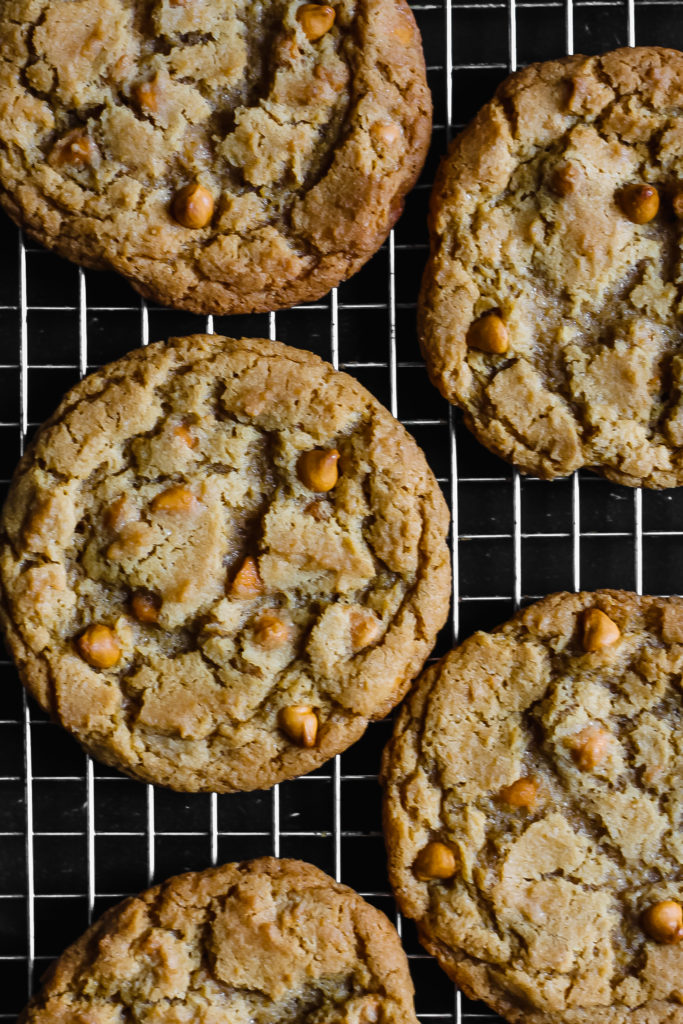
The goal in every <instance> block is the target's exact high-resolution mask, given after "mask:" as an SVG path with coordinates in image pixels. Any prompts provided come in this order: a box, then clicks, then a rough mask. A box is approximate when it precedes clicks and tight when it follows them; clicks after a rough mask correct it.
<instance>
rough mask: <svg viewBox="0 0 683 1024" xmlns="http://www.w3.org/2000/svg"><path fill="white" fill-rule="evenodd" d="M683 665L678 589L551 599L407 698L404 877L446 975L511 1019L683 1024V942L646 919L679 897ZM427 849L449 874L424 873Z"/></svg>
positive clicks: (390, 797) (393, 834)
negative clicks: (662, 595) (443, 854)
mask: <svg viewBox="0 0 683 1024" xmlns="http://www.w3.org/2000/svg"><path fill="white" fill-rule="evenodd" d="M588 609H599V610H601V611H602V613H603V616H597V619H598V623H599V625H600V628H601V629H602V630H603V632H602V634H601V635H600V636H599V637H598V640H597V642H596V637H595V633H593V634H591V637H590V639H587V634H586V628H587V622H591V623H593V624H594V619H589V618H588V617H587V610H588ZM591 615H592V616H595V615H596V613H595V611H593V612H591ZM605 616H606V618H605ZM610 622H611V626H609V623H610ZM614 626H616V627H618V635H617V636H616V639H615V633H616V631H615V629H614ZM591 646H595V647H596V649H595V650H592V651H591V650H587V648H590V647H591ZM682 673H683V600H681V599H680V598H667V599H659V598H653V597H639V596H637V595H635V594H631V593H627V592H622V591H597V592H596V593H582V594H555V595H553V596H551V597H548V598H546V599H544V600H543V601H541V602H539V603H538V604H535V605H531V606H530V607H529V608H527V609H525V610H524V611H522V612H520V613H519V614H518V615H516V616H515V617H514V618H513V619H512V620H510V622H508V623H506V624H505V625H503V626H501V627H499V628H498V629H497V630H495V631H494V632H493V633H475V634H474V635H473V636H472V637H470V639H468V640H466V641H465V643H463V644H462V645H461V646H460V647H459V648H457V649H456V650H454V651H452V652H451V653H450V654H448V655H447V656H446V657H445V658H444V659H443V660H442V661H441V662H439V663H438V664H437V665H435V666H433V667H431V668H429V669H428V670H427V671H426V672H425V673H424V675H423V676H422V678H421V680H420V681H419V682H418V684H417V686H416V688H415V689H414V690H413V692H412V694H411V696H410V698H409V699H408V701H407V702H406V704H405V705H404V707H403V710H402V712H401V714H400V717H399V719H398V721H397V724H396V728H395V731H394V736H393V739H392V740H391V742H390V743H389V745H388V746H387V748H386V751H385V754H384V761H383V782H384V787H385V805H384V816H385V834H386V840H387V848H388V855H389V874H390V879H391V883H392V886H393V887H394V890H395V893H396V896H397V899H398V902H399V905H400V908H401V910H402V911H403V912H404V913H405V914H406V915H408V916H409V917H411V918H414V919H416V921H417V924H418V929H419V933H420V938H421V941H422V942H423V943H424V945H425V946H426V947H427V949H428V950H429V951H430V952H431V953H433V954H434V955H435V956H436V957H437V959H438V960H439V963H440V964H441V966H442V967H443V968H444V970H446V972H447V973H448V974H449V975H450V977H451V978H453V979H454V980H455V981H456V982H457V983H458V984H459V985H460V986H461V987H462V988H463V990H464V991H465V992H466V993H467V994H468V995H469V996H471V997H472V998H481V999H484V1000H486V1002H487V1003H488V1004H489V1005H490V1006H492V1007H493V1008H494V1009H495V1010H496V1011H497V1012H498V1013H501V1014H502V1015H503V1016H504V1017H506V1019H508V1020H510V1021H513V1022H522V1021H523V1022H524V1024H625V1022H626V1021H628V1022H629V1024H660V1022H662V1021H667V1022H669V1024H680V1022H681V1021H683V1006H681V994H682V993H683V945H681V944H680V943H678V944H660V943H658V942H655V941H652V939H651V938H650V936H649V935H648V934H647V929H646V928H644V924H643V912H644V911H646V910H647V908H648V907H651V906H653V905H656V904H658V903H659V902H660V901H665V900H672V901H675V902H677V903H678V904H679V906H680V904H681V901H682V897H683V843H681V831H680V823H681V816H682V815H683V785H682V784H681V779H682V778H683V738H682V735H683V733H682V729H681V724H682V721H683V714H682V711H681V674H682ZM595 736H599V737H600V742H601V749H600V750H599V751H598V752H597V755H596V757H595V758H594V760H590V759H588V760H586V759H585V758H584V755H585V753H586V749H587V748H586V747H585V742H586V738H587V737H595ZM581 744H584V746H583V747H582V746H581ZM593 753H594V754H595V753H596V751H595V746H594V747H593ZM520 779H521V780H524V785H525V787H528V786H529V785H530V786H531V787H532V793H533V794H534V797H533V799H531V800H529V799H527V793H526V792H522V791H521V790H520V788H519V780H520ZM515 783H517V784H518V785H517V787H516V791H512V792H513V793H514V795H511V789H510V788H509V787H512V786H513V784H515ZM428 844H431V847H432V849H433V848H434V846H435V845H436V844H440V845H438V846H437V852H438V851H439V850H440V849H441V848H442V847H443V848H445V849H446V850H447V851H451V856H452V855H453V854H454V855H455V856H454V862H455V863H456V864H457V868H456V869H455V873H454V872H453V870H452V867H450V866H449V865H448V864H447V865H446V871H444V872H443V875H444V876H449V875H450V876H452V877H442V879H441V880H438V879H436V878H434V877H432V878H431V879H430V880H428V881H423V880H422V881H421V880H420V878H419V877H418V875H419V873H420V871H421V869H422V867H423V865H424V854H422V856H421V857H420V854H421V851H423V850H425V849H426V848H427V845H428ZM452 863H453V860H452ZM434 865H437V866H443V864H441V865H439V862H438V861H437V859H436V858H434V857H432V864H431V865H430V867H431V868H432V874H433V875H434V874H436V870H435V868H434Z"/></svg>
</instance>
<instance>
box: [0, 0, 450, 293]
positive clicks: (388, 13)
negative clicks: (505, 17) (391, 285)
mask: <svg viewBox="0 0 683 1024" xmlns="http://www.w3.org/2000/svg"><path fill="white" fill-rule="evenodd" d="M308 8H313V13H312V14H311V11H309V10H308ZM320 12H323V14H322V16H323V18H324V17H325V12H327V15H326V16H327V22H326V23H325V24H324V25H323V26H322V28H323V29H324V28H325V25H329V27H328V28H327V29H326V30H325V31H323V33H322V35H319V34H318V33H319V32H320V31H321V27H320V25H319V23H320V18H321V14H320ZM330 12H331V13H330ZM307 19H308V21H307ZM311 19H313V20H312V21H311ZM430 128H431V97H430V94H429V90H428V89H427V85H426V77H425V65H424V58H423V55H422V48H421V42H420V37H419V32H418V30H417V26H416V24H415V20H414V18H413V15H412V13H411V11H410V8H409V7H408V4H407V3H405V2H404V0H338V2H337V3H335V5H334V7H332V8H330V7H327V6H324V5H311V4H301V3H299V2H298V0H263V2H262V0H235V2H231V3H229V4H223V3H218V2H217V0H106V2H102V0H70V2H69V3H64V2H63V0H5V2H4V3H3V4H2V9H1V10H0V203H1V204H2V205H3V206H4V208H5V209H6V211H7V212H8V213H9V214H10V216H11V217H12V218H13V219H14V220H15V221H16V222H17V223H19V224H21V225H23V226H24V227H26V228H27V230H28V231H29V232H30V233H31V234H32V235H33V236H34V237H35V238H37V239H38V240H39V241H40V242H42V243H43V244H44V245H46V246H48V247H49V248H53V249H56V250H57V251H58V252H59V253H61V254H62V255H63V256H66V257H68V258H70V259H73V260H76V261H78V262H80V263H83V264H85V265H86V266H90V267H96V268H101V269H114V270H116V271H118V272H119V273H121V274H123V275H124V276H125V277H127V278H128V279H129V281H130V282H131V284H132V285H133V286H134V287H135V288H137V289H138V291H140V292H142V294H143V295H145V296H147V297H148V298H152V299H154V300H155V301H158V302H162V303H166V304H168V305H171V306H175V307H178V308H183V309H188V310H193V311H196V312H201V313H210V312H212V313H236V312H247V311H253V310H267V309H276V308H282V307H285V306H289V305H293V304H295V303H297V302H303V301H306V300H310V299H316V298H319V297H320V296H321V295H323V294H325V292H327V291H328V290H329V289H330V288H331V287H332V286H334V285H336V284H338V283H339V282H340V281H341V280H344V279H345V278H347V277H348V276H350V275H351V274H352V273H354V272H355V271H356V270H358V269H359V267H360V266H362V264H363V263H365V261H366V260H367V259H369V257H370V256H371V255H372V254H373V253H374V252H375V251H376V250H377V249H378V248H379V246H380V245H381V243H382V242H383V241H384V238H385V237H386V235H387V234H388V232H389V230H390V228H391V226H392V225H393V223H394V222H395V220H396V218H397V216H398V215H399V213H400V210H401V207H402V201H403V197H404V195H405V193H406V192H408V191H409V189H410V188H411V187H412V185H413V184H414V182H415V180H416V178H417V175H418V174H419V171H420V168H421V166H422V163H423V160H424V157H425V154H426V150H427V146H428V142H429V134H430ZM188 190H194V194H193V195H189V193H188ZM197 190H198V191H197Z"/></svg>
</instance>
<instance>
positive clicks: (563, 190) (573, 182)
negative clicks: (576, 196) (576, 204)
mask: <svg viewBox="0 0 683 1024" xmlns="http://www.w3.org/2000/svg"><path fill="white" fill-rule="evenodd" d="M581 180H582V172H581V168H580V167H579V166H578V164H575V163H572V162H571V161H569V162H568V163H564V164H560V165H559V166H558V167H556V168H555V170H554V171H553V174H552V177H551V188H552V190H553V192H556V193H557V195H558V196H570V195H572V194H573V193H574V192H576V191H577V189H578V188H579V185H580V184H581Z"/></svg>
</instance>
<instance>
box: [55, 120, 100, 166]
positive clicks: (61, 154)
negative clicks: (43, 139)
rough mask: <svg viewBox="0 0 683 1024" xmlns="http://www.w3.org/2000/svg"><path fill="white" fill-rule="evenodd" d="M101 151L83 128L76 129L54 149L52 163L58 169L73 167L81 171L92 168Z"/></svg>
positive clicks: (57, 143) (56, 144)
mask: <svg viewBox="0 0 683 1024" xmlns="http://www.w3.org/2000/svg"><path fill="white" fill-rule="evenodd" d="M98 155H99V151H98V148H97V144H96V143H95V141H94V140H93V139H91V138H90V136H89V135H87V134H86V133H85V132H84V131H83V130H82V129H81V128H74V130H73V131H71V132H68V134H66V135H65V136H64V137H63V138H61V139H58V140H57V142H55V144H54V145H53V147H52V150H51V153H50V162H51V163H53V164H55V165H56V166H57V167H65V166H68V167H73V168H75V169H76V170H80V169H81V168H84V167H92V165H93V163H94V162H95V160H96V159H97V157H98Z"/></svg>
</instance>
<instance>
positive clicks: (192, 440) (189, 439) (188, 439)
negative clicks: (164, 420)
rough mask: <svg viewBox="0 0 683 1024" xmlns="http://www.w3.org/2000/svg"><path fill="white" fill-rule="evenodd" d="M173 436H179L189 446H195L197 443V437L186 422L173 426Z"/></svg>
mask: <svg viewBox="0 0 683 1024" xmlns="http://www.w3.org/2000/svg"><path fill="white" fill-rule="evenodd" d="M173 436H174V437H177V438H178V440H179V441H182V443H183V444H186V445H187V447H188V448H195V447H196V445H197V438H196V437H195V436H194V434H193V433H192V431H191V430H190V428H189V427H188V426H187V424H186V423H178V424H176V426H174V427H173Z"/></svg>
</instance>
